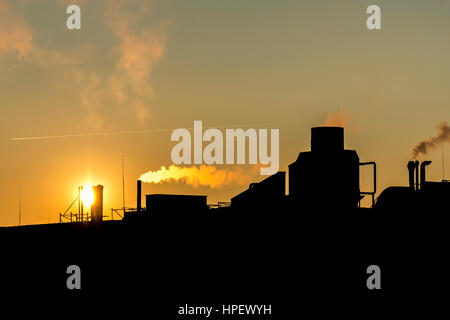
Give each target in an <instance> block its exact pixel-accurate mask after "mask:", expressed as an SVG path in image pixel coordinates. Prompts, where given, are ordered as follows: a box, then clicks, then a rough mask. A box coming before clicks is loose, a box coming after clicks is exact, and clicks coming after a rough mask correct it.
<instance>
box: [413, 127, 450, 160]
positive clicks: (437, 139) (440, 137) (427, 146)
mask: <svg viewBox="0 0 450 320" xmlns="http://www.w3.org/2000/svg"><path fill="white" fill-rule="evenodd" d="M436 128H437V129H438V131H439V133H438V134H437V135H436V136H434V137H430V138H428V139H427V140H423V141H420V142H419V143H418V144H416V146H415V147H414V149H413V150H412V153H411V157H412V158H413V159H415V158H417V157H418V156H420V155H426V154H427V153H429V152H430V151H432V150H434V149H436V148H437V147H439V146H440V145H442V144H443V143H445V142H450V126H448V124H447V122H446V121H444V122H441V123H439V124H438V125H437V126H436Z"/></svg>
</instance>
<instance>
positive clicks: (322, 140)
mask: <svg viewBox="0 0 450 320" xmlns="http://www.w3.org/2000/svg"><path fill="white" fill-rule="evenodd" d="M342 150H344V128H342V127H313V128H311V151H312V152H338V151H342Z"/></svg>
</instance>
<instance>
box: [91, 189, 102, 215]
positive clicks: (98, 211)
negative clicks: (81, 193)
mask: <svg viewBox="0 0 450 320" xmlns="http://www.w3.org/2000/svg"><path fill="white" fill-rule="evenodd" d="M92 190H93V192H94V202H93V203H92V206H91V221H94V222H100V221H103V186H102V185H100V184H99V185H97V186H93V187H92Z"/></svg>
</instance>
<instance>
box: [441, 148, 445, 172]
mask: <svg viewBox="0 0 450 320" xmlns="http://www.w3.org/2000/svg"><path fill="white" fill-rule="evenodd" d="M444 180H445V156H444V143H443V144H442V181H444Z"/></svg>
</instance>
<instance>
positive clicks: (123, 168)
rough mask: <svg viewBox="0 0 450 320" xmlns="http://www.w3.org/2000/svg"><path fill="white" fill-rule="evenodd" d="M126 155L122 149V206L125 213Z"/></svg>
mask: <svg viewBox="0 0 450 320" xmlns="http://www.w3.org/2000/svg"><path fill="white" fill-rule="evenodd" d="M124 162H125V156H124V152H123V151H122V208H123V213H124V214H125V163H124Z"/></svg>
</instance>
